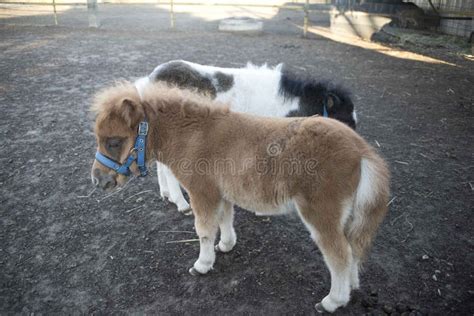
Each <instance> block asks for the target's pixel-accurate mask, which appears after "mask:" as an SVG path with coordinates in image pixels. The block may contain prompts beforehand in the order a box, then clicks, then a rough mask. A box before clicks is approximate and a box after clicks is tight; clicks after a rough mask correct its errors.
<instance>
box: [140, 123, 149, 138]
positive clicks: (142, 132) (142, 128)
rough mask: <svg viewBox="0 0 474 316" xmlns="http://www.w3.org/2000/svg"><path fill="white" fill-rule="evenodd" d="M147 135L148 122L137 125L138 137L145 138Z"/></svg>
mask: <svg viewBox="0 0 474 316" xmlns="http://www.w3.org/2000/svg"><path fill="white" fill-rule="evenodd" d="M147 134H148V122H140V125H138V135H142V136H145V135H147Z"/></svg>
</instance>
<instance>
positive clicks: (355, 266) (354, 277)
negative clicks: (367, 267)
mask: <svg viewBox="0 0 474 316" xmlns="http://www.w3.org/2000/svg"><path fill="white" fill-rule="evenodd" d="M359 286H360V283H359V262H358V260H357V259H355V258H354V259H353V260H352V265H351V289H352V290H356V289H358V288H359Z"/></svg>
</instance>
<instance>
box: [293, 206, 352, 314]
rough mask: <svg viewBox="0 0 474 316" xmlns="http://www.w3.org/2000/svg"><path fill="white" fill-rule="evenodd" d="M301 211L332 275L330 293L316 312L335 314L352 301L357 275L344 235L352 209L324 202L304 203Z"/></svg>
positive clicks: (317, 305)
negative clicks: (352, 283)
mask: <svg viewBox="0 0 474 316" xmlns="http://www.w3.org/2000/svg"><path fill="white" fill-rule="evenodd" d="M297 208H298V213H299V215H300V217H301V219H302V220H303V222H304V223H305V225H306V227H307V228H308V230H309V231H310V233H311V236H312V238H313V240H314V241H315V242H316V244H317V246H318V248H319V249H320V251H321V253H322V254H323V258H324V261H325V263H326V266H327V267H328V269H329V273H330V275H331V289H330V291H329V294H328V295H327V296H326V297H324V298H323V299H322V301H321V302H320V303H318V304H316V310H317V311H318V312H324V311H327V312H334V311H335V310H336V309H337V308H339V307H342V306H345V305H346V304H347V303H348V302H349V300H350V292H351V280H352V278H353V275H354V262H353V256H352V248H351V246H350V244H349V242H348V241H347V239H346V236H345V234H344V221H345V220H346V218H344V217H345V215H346V214H347V212H348V210H345V209H344V207H343V206H341V205H337V204H335V203H324V204H322V203H321V204H320V205H318V206H317V207H316V206H310V205H307V203H303V205H298V207H297Z"/></svg>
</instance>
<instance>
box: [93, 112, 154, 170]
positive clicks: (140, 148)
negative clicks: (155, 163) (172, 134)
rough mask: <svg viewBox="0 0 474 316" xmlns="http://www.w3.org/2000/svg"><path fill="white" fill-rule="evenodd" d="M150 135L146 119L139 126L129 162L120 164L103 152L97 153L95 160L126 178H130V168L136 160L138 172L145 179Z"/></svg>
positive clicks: (128, 158)
mask: <svg viewBox="0 0 474 316" xmlns="http://www.w3.org/2000/svg"><path fill="white" fill-rule="evenodd" d="M147 135H148V123H147V121H146V119H145V120H144V121H142V122H140V125H138V135H137V138H136V139H135V145H134V146H133V148H132V149H131V150H130V155H128V157H127V160H125V163H123V164H119V163H118V162H116V161H115V160H113V159H111V158H109V157H107V156H106V155H104V154H102V153H101V152H99V151H97V152H96V153H95V159H96V160H97V161H98V162H100V163H101V164H103V165H104V166H106V167H107V168H110V169H112V170H115V172H117V173H120V174H123V175H124V176H129V175H130V174H131V172H130V166H131V165H132V163H133V162H134V161H135V160H136V161H137V166H138V170H140V176H141V177H144V176H146V175H147V173H148V172H147V170H146V164H145V153H146V136H147Z"/></svg>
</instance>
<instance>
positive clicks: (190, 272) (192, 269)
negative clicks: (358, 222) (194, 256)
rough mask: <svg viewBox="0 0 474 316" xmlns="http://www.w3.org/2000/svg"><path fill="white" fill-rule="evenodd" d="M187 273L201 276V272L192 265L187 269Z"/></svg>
mask: <svg viewBox="0 0 474 316" xmlns="http://www.w3.org/2000/svg"><path fill="white" fill-rule="evenodd" d="M189 274H191V275H192V276H201V275H203V274H202V273H201V272H199V271H198V270H196V269H195V268H194V267H192V268H191V269H189Z"/></svg>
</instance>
